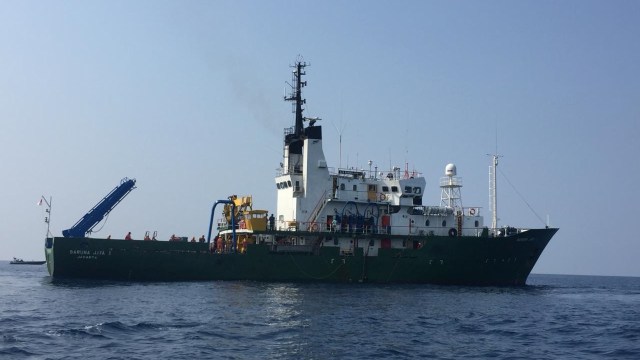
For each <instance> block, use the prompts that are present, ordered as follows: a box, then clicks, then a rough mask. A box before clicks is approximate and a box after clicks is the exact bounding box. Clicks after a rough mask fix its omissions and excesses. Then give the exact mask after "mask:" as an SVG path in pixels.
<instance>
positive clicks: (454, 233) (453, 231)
mask: <svg viewBox="0 0 640 360" xmlns="http://www.w3.org/2000/svg"><path fill="white" fill-rule="evenodd" d="M456 236H458V230H456V229H454V228H451V229H449V237H456Z"/></svg>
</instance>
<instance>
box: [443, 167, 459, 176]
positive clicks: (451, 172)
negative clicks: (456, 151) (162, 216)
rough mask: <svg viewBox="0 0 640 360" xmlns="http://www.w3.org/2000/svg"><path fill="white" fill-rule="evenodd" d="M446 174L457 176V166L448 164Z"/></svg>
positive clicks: (445, 169)
mask: <svg viewBox="0 0 640 360" xmlns="http://www.w3.org/2000/svg"><path fill="white" fill-rule="evenodd" d="M444 174H445V175H447V176H456V174H457V172H456V166H455V165H453V164H447V166H445V168H444Z"/></svg>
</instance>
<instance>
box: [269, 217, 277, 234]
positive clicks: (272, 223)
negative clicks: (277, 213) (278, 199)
mask: <svg viewBox="0 0 640 360" xmlns="http://www.w3.org/2000/svg"><path fill="white" fill-rule="evenodd" d="M275 227H276V218H275V217H273V214H271V216H269V230H271V231H273V230H274V229H275Z"/></svg>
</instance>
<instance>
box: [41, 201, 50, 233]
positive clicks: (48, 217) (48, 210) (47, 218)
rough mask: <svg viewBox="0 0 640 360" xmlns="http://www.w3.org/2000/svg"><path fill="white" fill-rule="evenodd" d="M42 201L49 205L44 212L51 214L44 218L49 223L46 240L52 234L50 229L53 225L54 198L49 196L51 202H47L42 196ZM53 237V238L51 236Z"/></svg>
mask: <svg viewBox="0 0 640 360" xmlns="http://www.w3.org/2000/svg"><path fill="white" fill-rule="evenodd" d="M40 200H44V203H45V204H47V208H46V209H45V210H44V211H46V212H47V214H49V215H48V216H45V217H44V222H46V223H47V235H46V236H45V238H47V237H49V235H52V234H51V231H49V227H50V225H51V204H52V203H53V197H51V196H49V201H47V199H45V197H44V195H42V196H41V197H40ZM51 237H53V236H51Z"/></svg>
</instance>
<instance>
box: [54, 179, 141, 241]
mask: <svg viewBox="0 0 640 360" xmlns="http://www.w3.org/2000/svg"><path fill="white" fill-rule="evenodd" d="M135 185H136V179H128V178H124V179H122V180H121V181H120V185H118V186H116V187H115V188H114V189H113V190H111V192H110V193H109V194H107V196H105V197H104V198H103V199H102V200H100V202H98V204H96V206H94V207H93V208H92V209H91V210H89V212H87V213H86V214H85V215H84V216H83V217H82V218H80V220H78V222H76V223H75V225H73V226H72V227H71V228H69V229H67V230H63V231H62V236H64V237H75V238H77V237H85V236H86V234H91V231H92V229H93V228H94V227H95V226H96V225H98V223H100V221H102V219H104V217H105V216H107V215H108V214H109V213H110V212H111V210H113V208H115V207H116V205H118V204H119V203H120V201H122V199H124V197H125V196H127V194H129V193H130V192H131V190H133V189H135V188H136V187H135Z"/></svg>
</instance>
